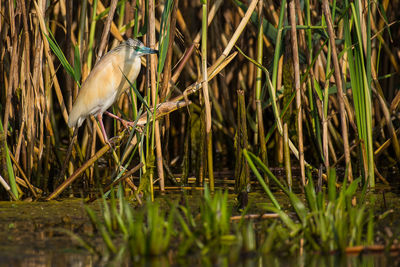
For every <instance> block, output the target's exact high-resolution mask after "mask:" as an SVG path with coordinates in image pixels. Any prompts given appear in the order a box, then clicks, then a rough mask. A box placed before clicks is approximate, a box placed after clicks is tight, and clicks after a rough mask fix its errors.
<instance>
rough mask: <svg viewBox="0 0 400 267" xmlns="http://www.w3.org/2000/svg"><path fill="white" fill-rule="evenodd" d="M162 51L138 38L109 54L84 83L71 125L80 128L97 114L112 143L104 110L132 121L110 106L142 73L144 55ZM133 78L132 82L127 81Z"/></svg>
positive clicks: (127, 41) (123, 121)
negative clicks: (105, 122)
mask: <svg viewBox="0 0 400 267" xmlns="http://www.w3.org/2000/svg"><path fill="white" fill-rule="evenodd" d="M148 54H158V51H157V50H154V49H151V48H149V47H146V46H144V44H143V43H142V42H141V41H139V40H138V39H131V38H129V39H128V40H126V41H124V42H122V43H121V44H120V45H118V46H117V47H115V48H114V49H112V50H110V51H109V52H108V53H107V54H105V55H104V56H103V57H102V58H101V59H100V60H99V61H98V62H97V64H96V65H95V66H94V68H93V70H92V71H91V72H90V73H89V75H88V77H87V78H86V80H85V81H84V82H83V84H82V87H81V89H80V90H79V93H78V96H77V97H76V99H75V102H74V104H73V105H72V109H71V112H70V113H69V117H68V126H69V127H70V128H72V127H76V128H75V129H77V128H79V127H80V126H81V125H82V123H83V122H84V121H85V119H86V118H87V117H88V116H90V115H93V116H95V117H96V118H97V120H98V121H99V124H100V127H101V132H102V134H103V138H104V141H105V142H106V143H107V144H110V142H109V139H108V137H107V133H106V131H105V129H104V124H103V113H104V114H107V115H109V116H110V117H112V118H115V119H118V120H120V121H121V122H122V123H123V125H124V126H125V127H126V126H127V124H128V123H129V122H127V121H125V120H123V119H122V118H120V117H118V116H117V115H114V114H112V113H111V112H108V111H107V109H108V108H109V107H110V106H111V105H112V104H113V103H114V102H115V101H116V100H118V99H119V97H120V96H121V95H122V94H123V93H124V92H125V91H126V90H127V89H128V88H129V87H130V83H133V82H134V81H135V80H136V79H137V77H138V75H139V72H140V68H141V60H140V57H141V56H144V55H148ZM127 79H129V82H128V81H127Z"/></svg>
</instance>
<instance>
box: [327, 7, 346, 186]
mask: <svg viewBox="0 0 400 267" xmlns="http://www.w3.org/2000/svg"><path fill="white" fill-rule="evenodd" d="M322 9H323V12H324V14H325V18H326V24H327V27H328V34H329V40H330V43H331V47H332V50H331V52H332V61H333V66H334V70H335V82H336V86H337V98H338V102H339V110H340V123H341V127H342V136H343V147H344V156H345V160H346V168H348V174H349V176H348V178H349V180H350V181H352V180H353V172H352V168H351V158H350V148H349V137H348V130H347V120H346V110H345V105H344V95H343V86H342V77H341V72H340V67H339V60H338V56H337V52H336V43H335V33H334V31H333V25H332V17H331V12H330V9H329V3H328V1H327V0H323V2H322Z"/></svg>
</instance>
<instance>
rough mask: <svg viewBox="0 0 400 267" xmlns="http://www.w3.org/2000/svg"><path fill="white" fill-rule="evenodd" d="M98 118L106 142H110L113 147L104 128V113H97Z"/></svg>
mask: <svg viewBox="0 0 400 267" xmlns="http://www.w3.org/2000/svg"><path fill="white" fill-rule="evenodd" d="M97 120H98V121H99V123H100V128H101V133H102V134H103V138H104V142H106V144H108V145H109V146H110V147H111V148H112V146H111V143H110V141H109V140H108V137H107V133H106V130H105V129H104V124H103V114H101V113H99V114H97Z"/></svg>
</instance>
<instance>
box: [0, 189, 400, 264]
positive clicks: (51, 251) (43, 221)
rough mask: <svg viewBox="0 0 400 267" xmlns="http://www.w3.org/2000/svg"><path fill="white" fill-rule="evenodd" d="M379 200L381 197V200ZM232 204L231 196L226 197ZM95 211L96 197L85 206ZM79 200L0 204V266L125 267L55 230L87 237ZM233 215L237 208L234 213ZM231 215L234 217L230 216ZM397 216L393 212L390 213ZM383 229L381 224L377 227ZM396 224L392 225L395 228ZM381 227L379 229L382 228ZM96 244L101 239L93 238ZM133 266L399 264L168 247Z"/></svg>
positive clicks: (365, 256)
mask: <svg viewBox="0 0 400 267" xmlns="http://www.w3.org/2000/svg"><path fill="white" fill-rule="evenodd" d="M383 191H385V192H386V193H385V194H383V193H382V192H383ZM383 191H382V190H380V191H378V192H377V193H376V199H378V201H377V204H376V205H377V206H378V207H382V210H386V209H393V210H394V212H393V214H392V215H390V216H391V217H389V218H386V221H385V222H384V223H385V224H386V225H388V226H390V228H391V229H392V230H393V231H394V232H393V233H394V234H395V235H397V234H398V230H396V224H397V222H398V218H399V216H398V210H397V209H398V208H397V207H399V205H400V198H399V196H398V194H396V193H393V192H388V191H387V189H383ZM190 192H191V193H188V197H189V198H191V199H192V201H190V203H196V202H197V203H198V200H199V196H200V193H199V191H195V190H192V191H190ZM274 194H275V196H276V197H277V198H278V201H279V202H280V203H281V204H282V205H283V206H285V205H287V204H288V202H287V199H286V197H285V196H284V195H283V194H282V193H279V192H275V193H274ZM180 198H181V194H180V193H176V192H175V193H174V194H167V195H165V196H162V197H161V196H160V197H159V199H169V200H170V199H175V200H176V201H178V200H179V199H180ZM383 199H384V201H383ZM230 202H231V203H232V204H233V203H234V195H233V194H232V195H230ZM264 202H267V200H266V199H265V197H264V195H263V194H261V193H260V192H258V193H254V194H250V197H249V203H251V204H252V208H251V209H250V213H257V212H258V213H260V212H262V211H260V209H259V206H260V205H261V204H262V203H264ZM90 206H91V208H93V209H94V210H95V211H96V212H97V213H99V212H100V210H101V203H100V201H96V202H94V203H92V204H90ZM83 207H84V204H83V202H82V200H81V199H73V200H63V201H51V202H33V203H27V202H0V240H1V241H0V266H88V267H89V266H131V265H132V264H131V263H130V262H129V261H127V260H121V261H111V260H110V259H104V258H102V257H100V256H99V255H92V254H90V253H89V252H88V251H87V250H86V249H84V248H81V247H80V246H79V245H78V243H77V242H76V241H74V240H72V239H71V238H70V236H68V235H67V234H65V232H60V231H59V229H67V230H69V231H71V232H74V233H77V234H78V235H82V236H90V235H91V234H92V233H93V231H94V230H93V227H92V225H91V223H90V222H89V220H88V218H87V216H86V213H85V211H84V208H83ZM234 213H235V214H238V212H236V211H235V212H234ZM235 214H234V215H235ZM396 214H397V215H396ZM383 228H384V227H383ZM397 228H398V227H397ZM383 230H384V229H383ZM98 244H99V245H100V244H101V242H100V240H98ZM135 265H146V266H190V265H191V266H299V267H302V266H307V267H308V266H400V257H399V254H398V253H384V252H382V253H360V254H355V255H340V254H329V255H323V254H319V253H316V252H312V251H307V253H304V254H303V255H298V254H296V255H271V254H268V255H257V254H251V255H243V254H240V253H228V254H224V255H213V256H207V255H206V256H205V255H201V254H200V253H194V254H190V255H186V256H185V257H177V256H176V254H175V253H174V252H173V251H170V252H169V253H168V254H167V255H165V256H163V257H153V258H142V259H139V261H138V262H136V263H135Z"/></svg>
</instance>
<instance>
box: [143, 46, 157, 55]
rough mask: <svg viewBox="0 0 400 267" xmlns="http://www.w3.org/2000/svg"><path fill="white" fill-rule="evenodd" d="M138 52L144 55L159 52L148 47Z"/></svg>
mask: <svg viewBox="0 0 400 267" xmlns="http://www.w3.org/2000/svg"><path fill="white" fill-rule="evenodd" d="M138 52H140V53H141V54H143V55H147V54H158V50H154V49H151V48H148V47H146V46H142V47H140V48H139V50H138Z"/></svg>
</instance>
